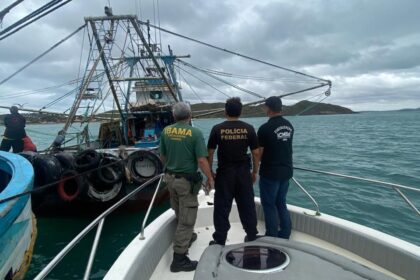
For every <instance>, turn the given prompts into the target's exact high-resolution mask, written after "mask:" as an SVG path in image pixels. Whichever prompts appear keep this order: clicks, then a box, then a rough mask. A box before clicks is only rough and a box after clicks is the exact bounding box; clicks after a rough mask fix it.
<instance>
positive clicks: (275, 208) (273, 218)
mask: <svg viewBox="0 0 420 280" xmlns="http://www.w3.org/2000/svg"><path fill="white" fill-rule="evenodd" d="M288 190H289V180H271V179H268V178H265V177H262V176H260V197H261V205H262V207H263V210H264V219H265V228H266V232H265V235H267V236H273V237H280V238H286V239H288V238H289V237H290V233H291V231H292V221H291V220H290V214H289V210H287V205H286V196H287V191H288ZM279 222H280V223H279ZM279 225H280V230H279Z"/></svg>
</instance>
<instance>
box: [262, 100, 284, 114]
mask: <svg viewBox="0 0 420 280" xmlns="http://www.w3.org/2000/svg"><path fill="white" fill-rule="evenodd" d="M264 105H265V106H267V107H268V108H269V109H270V110H271V111H273V112H274V113H279V112H281V107H282V103H281V99H280V97H277V96H270V97H269V98H267V99H266V100H265V103H264Z"/></svg>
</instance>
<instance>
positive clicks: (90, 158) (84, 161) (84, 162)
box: [74, 149, 101, 172]
mask: <svg viewBox="0 0 420 280" xmlns="http://www.w3.org/2000/svg"><path fill="white" fill-rule="evenodd" d="M100 160H101V156H100V154H99V153H97V152H96V151H95V150H92V149H88V150H84V151H83V152H80V153H79V154H77V155H76V156H75V157H74V167H75V169H76V170H77V171H79V172H85V171H88V170H91V169H95V168H96V167H98V165H99V161H100Z"/></svg>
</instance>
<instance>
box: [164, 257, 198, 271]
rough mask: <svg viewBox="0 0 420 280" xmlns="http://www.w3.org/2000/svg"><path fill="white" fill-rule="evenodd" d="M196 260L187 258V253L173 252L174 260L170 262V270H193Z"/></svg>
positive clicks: (195, 266)
mask: <svg viewBox="0 0 420 280" xmlns="http://www.w3.org/2000/svg"><path fill="white" fill-rule="evenodd" d="M197 264H198V262H197V261H192V260H190V259H189V258H188V256H187V254H184V255H182V254H177V253H174V260H173V261H172V264H171V267H170V269H171V272H180V271H193V270H195V269H196V268H197Z"/></svg>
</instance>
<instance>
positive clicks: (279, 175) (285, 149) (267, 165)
mask: <svg viewBox="0 0 420 280" xmlns="http://www.w3.org/2000/svg"><path fill="white" fill-rule="evenodd" d="M264 105H265V106H264V107H265V110H266V113H267V116H268V117H269V118H270V119H269V120H268V121H267V122H266V123H265V124H263V125H262V126H261V127H260V129H259V130H258V142H259V144H260V154H261V166H260V197H261V204H262V206H263V210H264V218H265V227H266V233H265V235H267V236H274V237H280V238H286V239H288V238H289V237H290V233H291V230H292V223H291V220H290V215H289V211H288V210H287V206H286V195H287V191H288V189H289V179H290V178H292V176H293V161H292V140H293V133H294V129H293V126H292V124H291V123H290V122H289V121H287V120H286V119H284V118H283V117H282V116H281V107H282V103H281V99H280V98H279V97H275V96H272V97H269V98H267V99H266V101H265V104H264ZM279 220H280V230H279V223H278V221H279Z"/></svg>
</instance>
